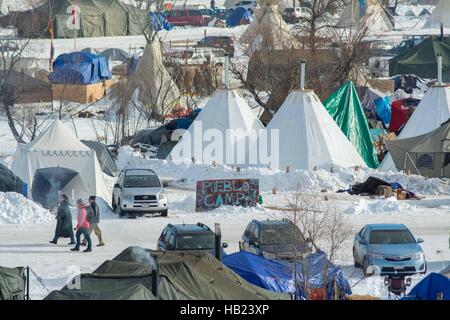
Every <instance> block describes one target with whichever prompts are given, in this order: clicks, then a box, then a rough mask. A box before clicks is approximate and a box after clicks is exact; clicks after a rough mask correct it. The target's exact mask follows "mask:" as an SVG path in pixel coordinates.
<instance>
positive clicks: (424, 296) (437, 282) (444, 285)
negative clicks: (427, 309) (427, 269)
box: [405, 272, 450, 300]
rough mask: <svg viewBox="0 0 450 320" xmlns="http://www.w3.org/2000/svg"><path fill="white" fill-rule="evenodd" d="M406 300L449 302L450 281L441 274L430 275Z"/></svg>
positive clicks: (416, 286) (413, 289)
mask: <svg viewBox="0 0 450 320" xmlns="http://www.w3.org/2000/svg"><path fill="white" fill-rule="evenodd" d="M405 299H406V300H450V279H449V278H448V277H446V276H444V275H443V274H439V273H436V272H432V273H430V274H429V275H428V276H426V277H425V278H423V279H422V280H421V281H420V282H419V283H418V284H416V285H415V287H414V288H412V289H411V291H410V292H409V293H408V295H407V296H406V297H405Z"/></svg>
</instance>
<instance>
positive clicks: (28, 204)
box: [0, 192, 55, 224]
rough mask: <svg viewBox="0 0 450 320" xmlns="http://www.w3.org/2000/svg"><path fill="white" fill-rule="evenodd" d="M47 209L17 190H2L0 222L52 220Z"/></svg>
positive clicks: (31, 222) (0, 193) (27, 222)
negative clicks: (5, 191) (16, 191)
mask: <svg viewBox="0 0 450 320" xmlns="http://www.w3.org/2000/svg"><path fill="white" fill-rule="evenodd" d="M53 219H55V216H54V215H52V214H51V213H50V212H49V211H48V210H47V209H44V208H42V207H41V206H39V205H38V204H36V203H34V202H33V201H30V200H28V199H26V198H25V197H24V196H22V195H21V194H18V193H15V192H7V193H4V192H0V224H35V223H43V222H48V221H52V220H53Z"/></svg>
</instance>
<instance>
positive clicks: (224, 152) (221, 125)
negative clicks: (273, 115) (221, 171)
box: [168, 89, 264, 165]
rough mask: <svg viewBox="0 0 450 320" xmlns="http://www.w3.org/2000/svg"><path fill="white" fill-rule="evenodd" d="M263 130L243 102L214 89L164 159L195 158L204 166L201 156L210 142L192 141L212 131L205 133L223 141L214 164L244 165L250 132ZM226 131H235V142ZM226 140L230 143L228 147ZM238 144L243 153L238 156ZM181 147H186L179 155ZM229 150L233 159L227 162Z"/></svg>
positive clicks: (228, 91) (235, 95)
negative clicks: (242, 146) (214, 134)
mask: <svg viewBox="0 0 450 320" xmlns="http://www.w3.org/2000/svg"><path fill="white" fill-rule="evenodd" d="M263 128H264V126H263V125H262V124H261V122H260V121H259V119H258V118H257V117H256V115H255V114H254V113H253V111H252V110H251V109H250V107H249V106H248V104H247V102H246V101H245V100H244V99H243V98H242V97H241V96H240V95H239V93H238V92H237V91H236V90H231V89H217V90H216V92H215V93H214V95H213V96H212V97H211V98H210V99H209V100H208V102H207V103H206V105H205V107H204V108H203V110H202V111H201V112H200V114H199V115H198V116H197V118H196V119H195V120H194V122H192V124H191V125H190V126H189V128H188V130H187V131H186V132H185V133H184V134H183V136H182V138H181V140H180V142H179V143H178V144H177V145H176V146H175V147H174V148H173V149H172V152H171V153H170V155H169V156H168V159H171V160H174V161H179V160H189V161H190V160H191V158H192V157H195V161H196V162H198V163H206V159H203V157H202V155H203V152H206V148H208V145H210V143H211V142H202V140H201V138H200V139H196V137H197V136H198V135H199V136H200V137H204V135H207V134H208V132H207V130H212V131H209V132H210V133H217V134H219V135H220V136H221V138H219V139H221V140H222V142H223V148H221V150H216V153H215V155H214V161H215V162H216V163H218V164H227V165H232V164H245V163H247V160H246V155H247V151H248V147H247V146H248V145H250V142H249V141H250V133H251V132H254V133H256V134H257V133H258V132H257V130H260V129H263ZM230 130H236V131H235V132H236V133H239V134H238V137H237V139H233V136H232V132H231V131H230ZM255 138H256V137H255ZM214 139H215V138H214ZM227 140H229V141H231V143H230V144H228V146H227V144H226V141H227ZM240 143H245V144H244V146H245V150H244V152H240V153H239V145H240ZM183 148H186V149H184V150H186V153H184V152H183ZM189 150H190V152H189ZM231 150H234V151H233V152H234V155H235V156H234V157H233V159H227V156H230V155H231ZM238 159H239V160H238Z"/></svg>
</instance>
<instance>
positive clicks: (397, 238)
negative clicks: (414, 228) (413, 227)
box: [369, 230, 416, 244]
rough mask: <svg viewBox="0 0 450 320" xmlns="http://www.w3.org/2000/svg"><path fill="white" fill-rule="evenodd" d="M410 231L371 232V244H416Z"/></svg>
mask: <svg viewBox="0 0 450 320" xmlns="http://www.w3.org/2000/svg"><path fill="white" fill-rule="evenodd" d="M415 242H416V241H415V240H414V237H413V235H412V234H411V232H409V231H408V230H373V231H372V232H370V238H369V243H370V244H406V243H415Z"/></svg>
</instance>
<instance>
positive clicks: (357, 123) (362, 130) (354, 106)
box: [323, 81, 379, 169]
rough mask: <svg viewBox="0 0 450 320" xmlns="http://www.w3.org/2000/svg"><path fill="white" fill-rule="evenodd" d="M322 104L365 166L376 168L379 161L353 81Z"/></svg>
mask: <svg viewBox="0 0 450 320" xmlns="http://www.w3.org/2000/svg"><path fill="white" fill-rule="evenodd" d="M323 105H324V106H325V108H326V109H327V111H328V113H329V114H330V115H331V117H332V118H333V119H334V121H335V122H336V123H337V125H338V126H339V128H341V130H342V132H343V133H344V134H345V136H346V137H347V138H348V139H349V140H350V142H351V143H352V144H353V145H354V146H355V148H356V150H357V151H358V152H359V154H360V156H361V157H362V158H363V160H364V161H365V162H366V164H367V166H368V167H369V168H373V169H375V168H377V167H378V164H379V163H378V158H377V153H376V151H375V148H374V145H373V142H372V138H371V136H370V131H369V124H368V122H367V118H366V115H365V113H364V110H363V108H362V106H361V102H360V101H359V98H358V94H357V92H356V88H355V85H354V84H353V82H352V81H348V82H346V83H345V84H344V85H342V86H341V87H340V88H339V89H338V90H336V91H335V92H334V93H333V94H332V95H331V96H330V97H329V98H328V99H327V100H325V101H324V103H323Z"/></svg>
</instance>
